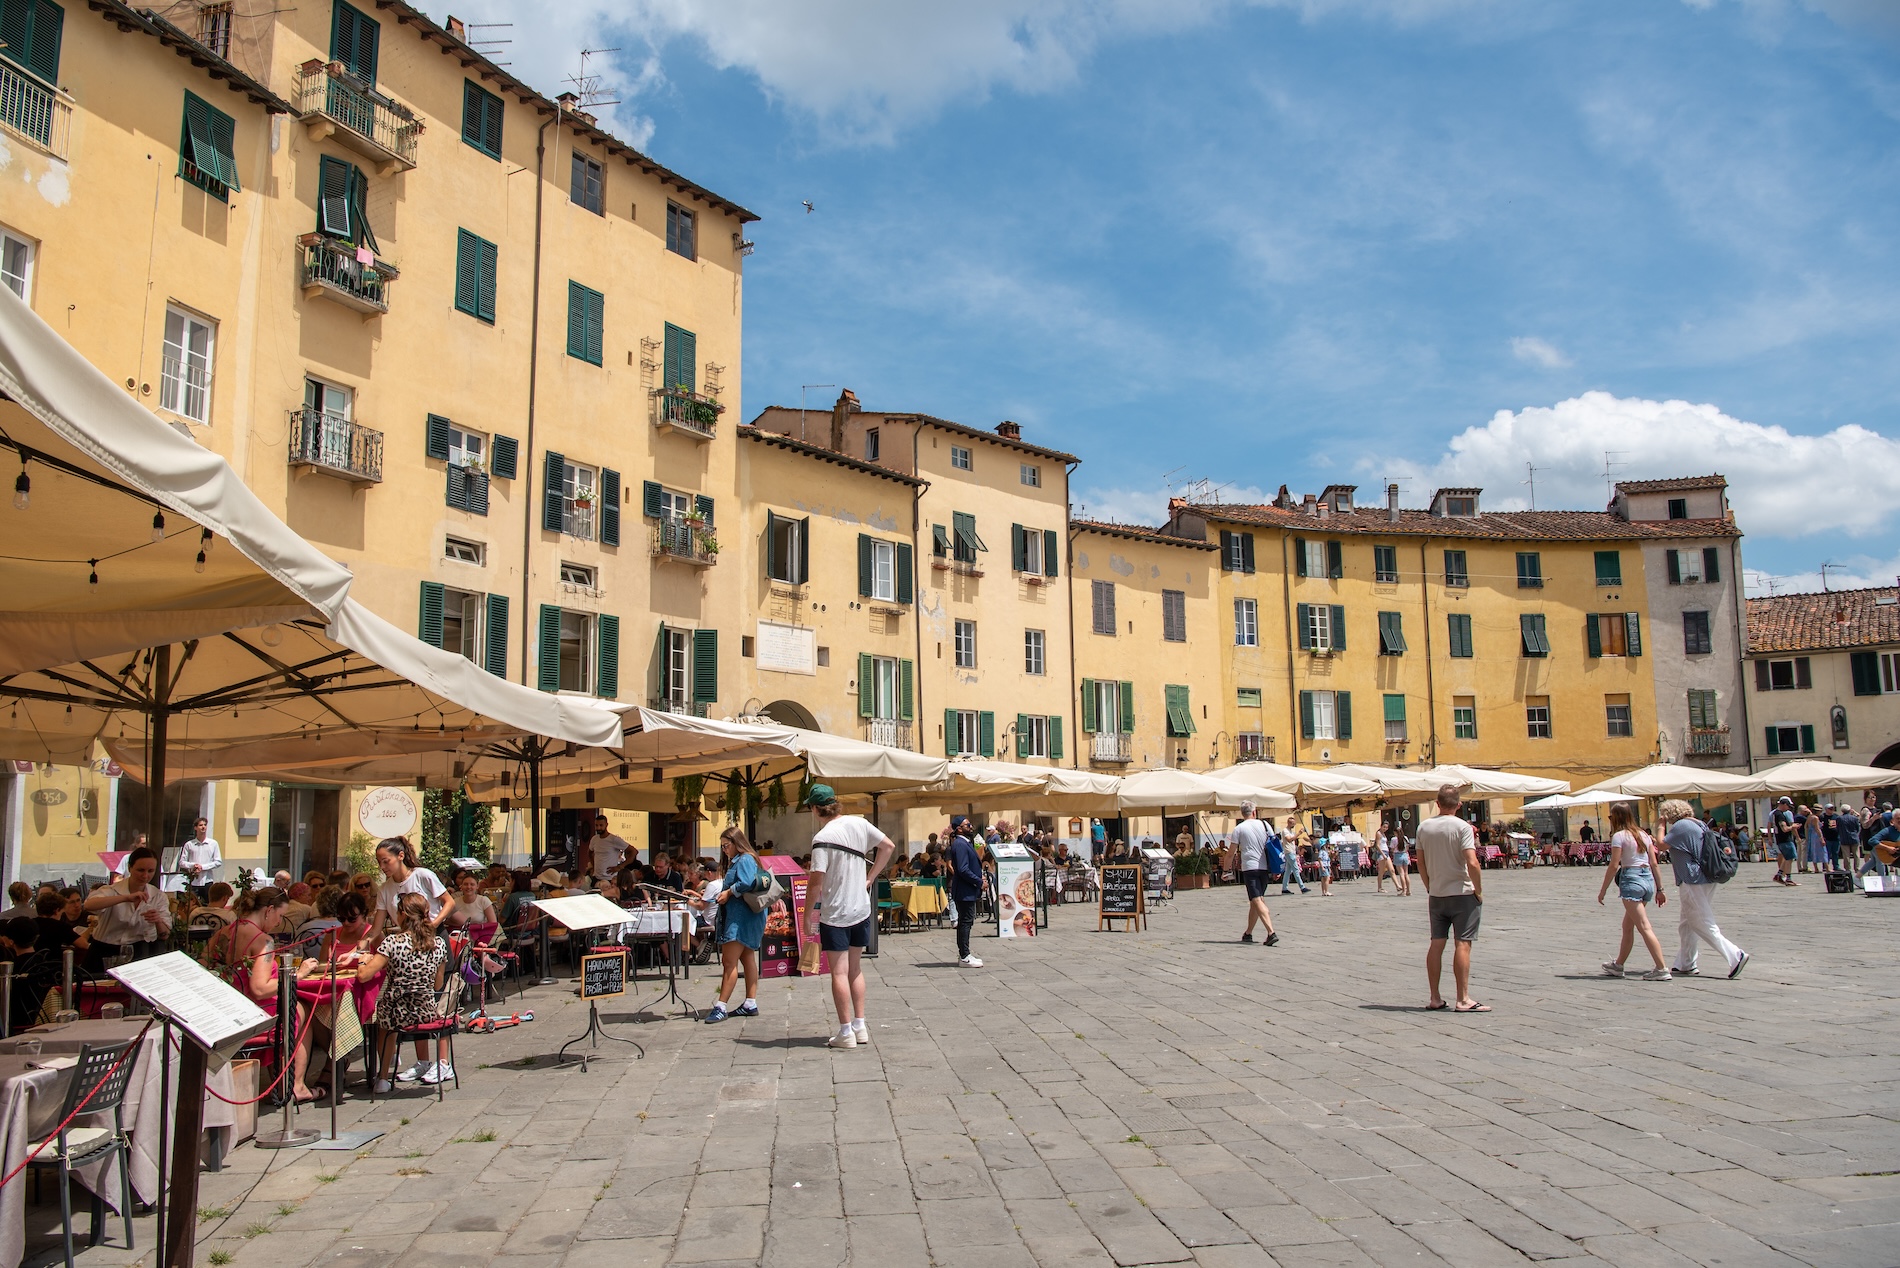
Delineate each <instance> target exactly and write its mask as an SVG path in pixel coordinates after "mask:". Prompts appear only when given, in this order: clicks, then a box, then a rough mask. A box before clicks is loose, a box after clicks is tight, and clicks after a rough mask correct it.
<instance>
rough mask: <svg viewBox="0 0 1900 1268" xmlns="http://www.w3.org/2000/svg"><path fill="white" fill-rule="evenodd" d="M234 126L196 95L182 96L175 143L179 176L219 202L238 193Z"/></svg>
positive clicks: (232, 121)
mask: <svg viewBox="0 0 1900 1268" xmlns="http://www.w3.org/2000/svg"><path fill="white" fill-rule="evenodd" d="M236 130H237V123H236V121H235V120H233V119H232V118H231V116H230V115H228V114H226V113H224V111H222V110H219V109H218V108H217V107H216V106H213V105H212V104H211V103H210V102H208V101H206V100H205V99H204V98H202V97H200V96H198V95H197V94H196V93H190V92H188V93H186V94H185V123H184V132H183V134H182V135H181V136H180V137H179V140H178V174H179V175H180V176H183V177H184V178H185V180H186V181H187V182H189V183H190V184H193V185H196V186H197V187H198V188H199V189H202V190H204V191H205V193H207V194H210V195H211V196H212V197H213V198H216V199H219V200H221V201H225V202H228V201H230V196H231V195H232V194H235V193H237V192H239V189H240V186H239V185H238V172H237V149H236V140H235V138H236Z"/></svg>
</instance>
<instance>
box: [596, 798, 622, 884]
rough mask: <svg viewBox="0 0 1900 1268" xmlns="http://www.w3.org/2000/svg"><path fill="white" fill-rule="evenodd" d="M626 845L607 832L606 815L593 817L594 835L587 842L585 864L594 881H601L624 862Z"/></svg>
mask: <svg viewBox="0 0 1900 1268" xmlns="http://www.w3.org/2000/svg"><path fill="white" fill-rule="evenodd" d="M628 848H629V847H628V845H627V843H626V842H625V841H623V840H621V839H620V838H619V837H617V836H615V835H614V834H613V833H612V832H611V831H609V830H608V825H607V815H606V813H605V812H604V811H603V812H597V813H596V814H595V815H594V835H593V836H592V837H591V838H590V839H589V840H588V842H587V863H588V867H589V869H590V870H591V871H592V873H593V876H594V879H595V880H596V881H603V880H606V879H608V878H609V877H611V876H612V875H613V874H614V873H615V872H618V871H619V870H620V865H621V864H622V863H624V862H626V859H627V850H628Z"/></svg>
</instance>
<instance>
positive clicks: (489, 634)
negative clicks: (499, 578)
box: [482, 594, 508, 678]
mask: <svg viewBox="0 0 1900 1268" xmlns="http://www.w3.org/2000/svg"><path fill="white" fill-rule="evenodd" d="M482 642H483V644H484V646H483V655H482V668H483V669H486V670H487V671H488V672H489V673H491V674H493V675H495V677H497V678H506V677H507V676H508V596H507V595H505V594H491V595H489V596H488V611H487V613H486V614H485V615H484V625H483V628H482Z"/></svg>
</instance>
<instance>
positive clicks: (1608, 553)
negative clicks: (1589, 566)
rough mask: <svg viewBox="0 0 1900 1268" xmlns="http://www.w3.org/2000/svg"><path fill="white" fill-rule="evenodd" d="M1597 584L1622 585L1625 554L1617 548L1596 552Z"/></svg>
mask: <svg viewBox="0 0 1900 1268" xmlns="http://www.w3.org/2000/svg"><path fill="white" fill-rule="evenodd" d="M1596 561H1597V584H1598V585H1600V586H1620V585H1622V584H1623V554H1622V552H1621V551H1615V550H1599V551H1597V552H1596Z"/></svg>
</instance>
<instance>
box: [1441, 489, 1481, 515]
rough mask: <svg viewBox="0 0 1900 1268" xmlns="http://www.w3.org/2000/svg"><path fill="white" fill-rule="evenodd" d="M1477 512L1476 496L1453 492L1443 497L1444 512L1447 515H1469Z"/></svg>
mask: <svg viewBox="0 0 1900 1268" xmlns="http://www.w3.org/2000/svg"><path fill="white" fill-rule="evenodd" d="M1477 513H1478V499H1477V498H1474V497H1469V496H1466V495H1464V494H1455V495H1453V496H1451V497H1448V498H1446V499H1445V514H1447V515H1466V516H1469V515H1476V514H1477Z"/></svg>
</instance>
